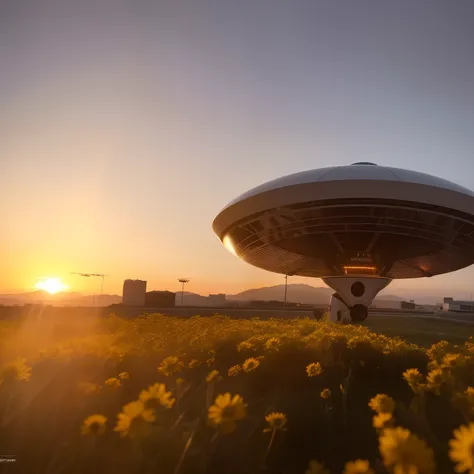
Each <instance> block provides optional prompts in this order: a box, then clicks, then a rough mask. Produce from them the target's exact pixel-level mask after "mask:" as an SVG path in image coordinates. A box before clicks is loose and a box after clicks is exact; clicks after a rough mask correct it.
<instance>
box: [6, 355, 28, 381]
mask: <svg viewBox="0 0 474 474" xmlns="http://www.w3.org/2000/svg"><path fill="white" fill-rule="evenodd" d="M30 377H31V367H30V366H29V365H28V364H27V363H26V359H21V358H18V359H15V360H12V361H11V362H7V363H6V364H3V367H2V369H1V370H0V382H7V381H13V380H24V381H25V382H26V381H28V380H29V379H30Z"/></svg>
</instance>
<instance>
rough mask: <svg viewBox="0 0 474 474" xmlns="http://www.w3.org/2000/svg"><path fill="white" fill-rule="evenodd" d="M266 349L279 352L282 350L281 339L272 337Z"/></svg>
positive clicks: (266, 344)
mask: <svg viewBox="0 0 474 474" xmlns="http://www.w3.org/2000/svg"><path fill="white" fill-rule="evenodd" d="M265 347H266V348H267V349H268V350H274V351H277V350H278V349H279V348H280V339H278V337H271V338H270V339H268V340H267V342H266V343H265Z"/></svg>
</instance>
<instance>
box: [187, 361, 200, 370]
mask: <svg viewBox="0 0 474 474" xmlns="http://www.w3.org/2000/svg"><path fill="white" fill-rule="evenodd" d="M201 364H202V362H201V361H200V360H197V359H193V360H191V361H190V362H189V364H188V368H189V369H195V368H196V367H199V366H200V365H201Z"/></svg>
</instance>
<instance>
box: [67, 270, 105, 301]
mask: <svg viewBox="0 0 474 474" xmlns="http://www.w3.org/2000/svg"><path fill="white" fill-rule="evenodd" d="M71 275H79V276H82V277H86V278H89V277H101V278H102V282H101V284H100V294H99V298H98V302H99V303H100V297H101V296H102V291H103V290H104V278H105V277H106V276H108V275H104V274H103V273H78V272H71ZM95 296H96V295H95V294H94V296H93V303H92V305H93V306H96V299H95Z"/></svg>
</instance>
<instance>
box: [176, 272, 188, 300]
mask: <svg viewBox="0 0 474 474" xmlns="http://www.w3.org/2000/svg"><path fill="white" fill-rule="evenodd" d="M178 281H179V282H180V283H181V306H183V298H184V284H185V283H189V278H178Z"/></svg>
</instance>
